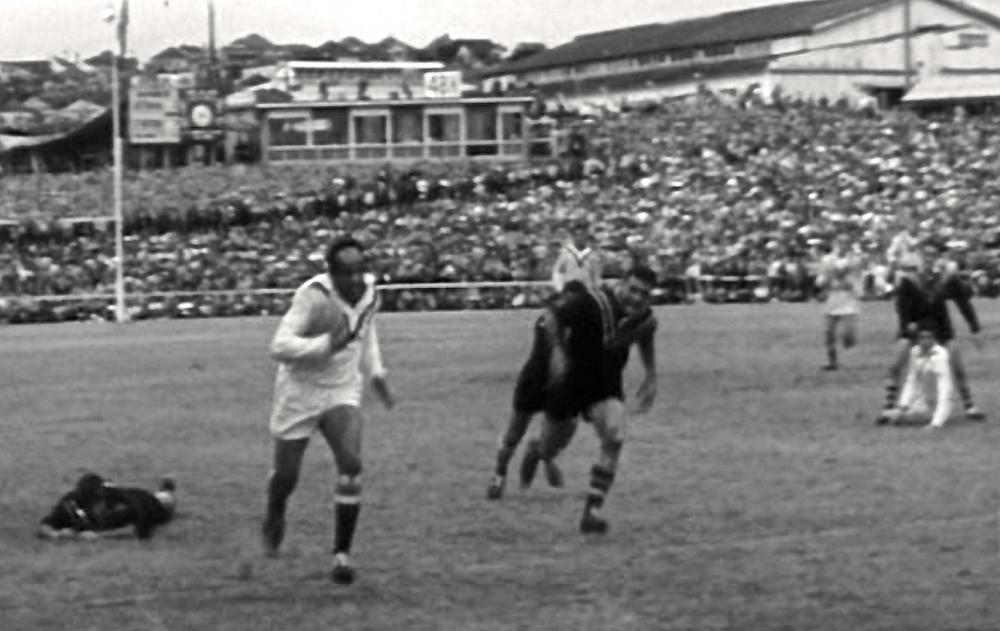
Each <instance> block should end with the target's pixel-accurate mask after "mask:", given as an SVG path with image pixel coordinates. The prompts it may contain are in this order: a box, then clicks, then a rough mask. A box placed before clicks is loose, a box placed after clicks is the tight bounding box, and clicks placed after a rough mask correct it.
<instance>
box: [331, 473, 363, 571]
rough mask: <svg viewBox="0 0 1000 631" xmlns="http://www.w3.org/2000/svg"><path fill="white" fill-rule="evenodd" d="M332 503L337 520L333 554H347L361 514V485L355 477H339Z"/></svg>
mask: <svg viewBox="0 0 1000 631" xmlns="http://www.w3.org/2000/svg"><path fill="white" fill-rule="evenodd" d="M333 501H334V510H335V511H336V520H337V531H336V534H335V538H334V544H333V553H334V554H341V553H343V554H347V553H348V552H350V551H351V543H352V542H353V541H354V528H355V527H356V526H357V524H358V514H359V513H360V512H361V483H360V481H359V480H358V478H357V476H347V475H342V476H340V479H339V480H338V481H337V487H336V489H335V491H334V496H333Z"/></svg>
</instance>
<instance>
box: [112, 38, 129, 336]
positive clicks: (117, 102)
mask: <svg viewBox="0 0 1000 631" xmlns="http://www.w3.org/2000/svg"><path fill="white" fill-rule="evenodd" d="M117 49H118V42H117V40H116V41H115V42H114V45H113V46H112V48H111V51H112V52H111V130H112V131H111V134H112V136H113V139H112V158H113V160H114V206H115V209H114V212H115V320H116V321H118V322H125V321H126V320H128V312H127V311H126V309H125V244H124V226H123V225H122V224H123V222H124V217H123V213H122V170H123V168H124V165H123V164H122V132H121V128H122V122H121V86H120V85H119V73H118V63H119V62H120V60H121V55H119V54H118V53H116V52H114V51H115V50H117Z"/></svg>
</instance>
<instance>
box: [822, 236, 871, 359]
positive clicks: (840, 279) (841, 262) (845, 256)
mask: <svg viewBox="0 0 1000 631" xmlns="http://www.w3.org/2000/svg"><path fill="white" fill-rule="evenodd" d="M861 275H862V260H861V257H860V255H859V254H858V253H857V252H855V251H854V250H853V248H852V247H851V239H850V237H849V236H848V235H846V234H841V235H838V236H837V238H836V240H835V241H834V244H833V250H832V251H831V252H830V253H829V254H827V255H826V256H824V257H823V258H822V259H821V260H820V265H819V269H818V270H817V278H816V285H817V286H818V287H819V288H820V289H821V290H823V291H825V292H826V304H825V306H824V313H825V321H826V324H825V331H824V341H825V343H826V356H827V364H826V366H824V367H823V370H836V369H837V368H838V363H837V328H838V326H840V325H841V324H842V325H843V344H844V349H849V348H851V347H852V346H854V343H855V341H856V340H857V329H858V314H859V313H860V311H861V309H860V306H859V299H860V295H861Z"/></svg>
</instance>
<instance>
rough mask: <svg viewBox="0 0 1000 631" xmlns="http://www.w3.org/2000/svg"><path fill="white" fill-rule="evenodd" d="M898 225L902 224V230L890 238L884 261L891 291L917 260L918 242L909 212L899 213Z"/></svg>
mask: <svg viewBox="0 0 1000 631" xmlns="http://www.w3.org/2000/svg"><path fill="white" fill-rule="evenodd" d="M899 223H900V224H902V230H900V231H899V232H898V233H896V236H894V237H893V238H892V241H890V242H889V247H888V249H886V252H885V260H886V264H887V267H888V269H887V271H886V282H887V283H888V284H889V287H892V288H893V289H895V288H896V287H897V286H898V285H899V281H900V279H901V278H902V276H903V275H904V274H905V273H906V270H907V269H911V268H912V267H913V266H914V264H915V261H916V259H917V258H919V254H918V248H919V245H920V242H919V240H918V239H917V237H916V225H915V222H914V221H913V216H912V214H911V211H909V210H903V211H902V212H901V213H900V219H899Z"/></svg>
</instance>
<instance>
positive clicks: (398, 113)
mask: <svg viewBox="0 0 1000 631" xmlns="http://www.w3.org/2000/svg"><path fill="white" fill-rule="evenodd" d="M423 141H424V112H423V108H421V107H397V108H393V110H392V142H393V143H395V144H407V143H419V142H423Z"/></svg>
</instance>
